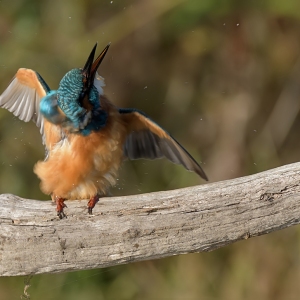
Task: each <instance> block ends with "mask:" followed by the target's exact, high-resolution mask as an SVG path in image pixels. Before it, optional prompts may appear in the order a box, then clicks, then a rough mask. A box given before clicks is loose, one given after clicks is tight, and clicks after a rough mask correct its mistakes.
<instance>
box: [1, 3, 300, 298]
mask: <svg viewBox="0 0 300 300" xmlns="http://www.w3.org/2000/svg"><path fill="white" fill-rule="evenodd" d="M299 37H300V2H299V1H297V0H290V1H289V0H288V1H281V0H265V1H257V0H247V1H237V0H226V1H217V0H202V1H196V0H186V1H185V0H164V1H159V0H152V1H150V0H140V1H134V0H126V1H120V0H113V1H110V0H106V1H101V2H100V1H96V0H85V1H83V0H75V1H70V0H66V1H58V0H52V1H50V0H46V1H38V0H28V1H21V0H19V1H8V0H2V1H0V45H1V47H0V91H3V90H4V89H5V87H6V86H7V85H8V83H9V81H10V79H11V78H12V77H13V75H14V73H15V72H16V71H17V69H18V68H19V67H27V68H31V69H34V70H36V71H38V72H39V73H40V74H42V76H43V77H44V79H45V80H46V81H47V83H48V84H49V85H50V87H52V88H53V89H55V88H56V87H57V85H58V83H59V81H60V79H61V78H62V76H63V75H64V73H66V72H67V71H68V70H70V69H71V68H75V67H81V66H83V64H84V62H85V60H86V58H87V55H88V54H89V52H90V50H91V48H92V46H93V45H94V43H95V42H96V41H98V43H99V48H101V49H102V48H103V47H104V46H105V45H106V44H107V43H108V42H109V41H111V42H112V46H111V48H110V50H109V53H108V55H107V56H106V59H105V60H104V62H103V64H102V65H101V69H100V73H101V75H102V76H104V77H105V79H106V84H107V87H106V89H105V92H106V94H107V95H108V97H109V98H110V99H111V100H112V101H113V102H114V103H115V104H117V105H119V106H122V107H137V108H139V109H142V110H144V111H145V112H146V113H147V114H149V115H150V116H151V117H152V118H153V119H154V120H155V121H157V122H158V123H159V124H161V125H162V126H163V127H164V128H166V129H167V130H168V131H169V132H171V133H172V135H174V136H175V137H176V139H178V140H179V141H180V142H181V143H182V144H183V145H184V146H185V147H186V148H187V149H188V150H189V151H190V152H191V153H192V155H193V156H194V157H195V158H196V159H197V160H198V161H202V163H203V168H204V169H205V171H206V173H207V174H208V176H209V178H210V180H211V181H219V180H224V179H229V178H235V177H239V176H244V175H248V174H252V173H256V172H259V171H263V170H266V169H270V168H273V167H276V166H280V165H284V164H287V163H291V162H295V161H299V160H300V151H299V149H300V142H299V138H298V135H299V130H298V128H299V126H300V118H299V114H298V112H299V109H300V101H299V100H300V99H299V98H300V58H299V53H300V52H299V47H300V39H299ZM101 49H98V50H99V51H100V50H101ZM43 151H44V150H43V146H42V144H41V138H40V135H39V132H38V130H37V128H36V127H35V125H34V124H25V123H22V122H20V121H19V120H18V119H16V118H14V117H13V116H12V114H10V113H8V112H7V111H5V110H0V165H1V169H0V193H13V194H16V195H19V196H22V197H25V198H36V199H49V197H48V196H46V195H43V194H42V193H41V192H40V190H39V181H38V179H37V178H36V177H35V175H34V174H33V172H32V168H33V165H34V163H35V162H36V161H37V160H40V159H43V155H44V153H43ZM200 153H201V154H200ZM200 183H203V181H201V180H200V179H199V178H198V177H197V176H196V175H195V174H192V173H189V172H186V171H185V170H184V169H183V168H182V167H180V166H175V165H172V164H171V163H169V162H168V161H164V160H163V161H153V162H149V161H135V162H126V163H125V164H124V165H123V167H122V170H121V172H120V179H119V182H118V185H117V187H116V188H114V190H113V194H115V195H127V194H134V193H143V192H150V191H157V190H168V189H174V188H180V187H185V186H189V185H195V184H200ZM299 235H300V230H299V227H293V228H290V229H287V230H284V231H281V232H276V233H273V234H269V235H267V236H262V237H259V238H255V239H250V240H247V241H243V242H240V243H237V244H234V245H232V246H229V247H226V248H224V249H220V250H217V251H214V252H212V253H201V254H189V255H181V256H179V257H172V258H167V259H162V260H158V261H148V262H141V263H135V264H130V265H125V266H118V267H112V268H107V269H102V270H101V269H100V270H90V271H84V272H74V273H65V274H51V275H39V276H34V277H33V278H32V280H31V284H32V286H31V287H30V289H29V293H30V294H31V296H32V299H66V300H68V299H72V300H76V299H145V300H147V299H204V300H206V299H230V300H233V299H255V298H257V299H272V300H274V299H275V300H276V299H298V297H299V296H298V295H299V293H300V285H299V284H298V282H299V281H300V260H299V253H300V251H299V250H300V236H299ZM23 287H24V283H23V278H21V277H16V278H1V279H0V299H19V298H20V295H21V294H22V290H23Z"/></svg>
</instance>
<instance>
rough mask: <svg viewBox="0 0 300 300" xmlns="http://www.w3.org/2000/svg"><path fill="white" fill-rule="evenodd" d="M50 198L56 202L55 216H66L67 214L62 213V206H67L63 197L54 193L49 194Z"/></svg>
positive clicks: (61, 217)
mask: <svg viewBox="0 0 300 300" xmlns="http://www.w3.org/2000/svg"><path fill="white" fill-rule="evenodd" d="M51 198H52V200H53V201H55V203H56V211H57V216H58V217H59V218H60V219H63V218H66V217H67V216H66V215H65V213H64V208H65V207H67V205H66V204H65V203H64V201H65V200H66V199H65V198H61V197H58V196H56V195H51Z"/></svg>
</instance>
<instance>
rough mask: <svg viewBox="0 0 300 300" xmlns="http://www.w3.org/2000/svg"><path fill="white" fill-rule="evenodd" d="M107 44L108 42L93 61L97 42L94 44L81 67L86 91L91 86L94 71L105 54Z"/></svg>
mask: <svg viewBox="0 0 300 300" xmlns="http://www.w3.org/2000/svg"><path fill="white" fill-rule="evenodd" d="M109 46H110V43H109V44H108V45H107V46H106V47H105V48H104V50H103V51H102V52H101V53H100V55H99V56H98V57H97V58H96V60H95V61H94V56H95V53H96V48H97V43H96V44H95V46H94V48H93V49H92V51H91V53H90V55H89V57H88V59H87V61H86V63H85V65H84V67H83V69H82V74H83V75H84V86H85V90H86V91H88V90H89V89H90V88H91V86H92V85H93V83H94V78H95V75H96V72H97V70H98V68H99V66H100V64H101V62H102V60H103V58H104V56H105V54H106V53H107V51H108V48H109ZM93 61H94V62H93Z"/></svg>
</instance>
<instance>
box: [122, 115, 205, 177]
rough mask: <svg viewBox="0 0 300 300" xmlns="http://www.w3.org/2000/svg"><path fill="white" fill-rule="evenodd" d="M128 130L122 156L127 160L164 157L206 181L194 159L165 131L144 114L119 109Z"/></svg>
mask: <svg viewBox="0 0 300 300" xmlns="http://www.w3.org/2000/svg"><path fill="white" fill-rule="evenodd" d="M119 112H120V114H122V117H123V119H124V120H125V122H126V125H127V128H128V130H129V131H128V136H127V138H126V141H125V145H124V155H125V156H126V157H128V158H129V159H139V158H148V159H155V158H161V157H166V158H167V159H169V160H170V161H172V162H173V163H175V164H181V165H183V166H184V167H185V168H186V169H187V170H189V171H194V172H196V173H197V174H198V175H199V176H201V177H202V178H203V179H205V180H208V178H207V176H206V174H205V173H204V171H203V170H202V168H201V167H200V165H199V164H198V163H197V162H196V161H195V160H194V158H193V157H192V156H191V155H190V154H189V153H188V152H187V151H186V150H185V149H184V148H183V147H182V146H181V145H180V144H179V143H178V142H177V141H176V140H175V139H174V138H173V137H171V136H170V135H169V134H168V133H167V132H166V131H165V130H163V129H162V128H161V127H160V126H158V125H157V124H156V123H154V122H153V121H152V120H151V119H150V118H148V117H147V116H146V115H145V114H144V113H142V112H140V111H137V110H135V109H119Z"/></svg>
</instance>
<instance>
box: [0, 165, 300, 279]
mask: <svg viewBox="0 0 300 300" xmlns="http://www.w3.org/2000/svg"><path fill="white" fill-rule="evenodd" d="M299 182H300V163H295V164H291V165H286V166H283V167H280V168H277V169H273V170H269V171H266V172H262V173H258V174H255V175H251V176H247V177H242V178H237V179H233V180H227V181H222V182H216V183H210V184H204V185H200V186H195V187H190V188H185V189H180V190H173V191H166V192H157V193H151V194H142V195H136V196H126V197H118V198H116V197H112V198H102V199H101V201H100V203H98V204H97V205H96V207H95V208H94V215H93V216H89V215H88V214H87V211H86V204H87V201H67V202H66V204H67V205H68V208H66V209H65V212H66V214H67V216H68V218H67V219H63V220H60V219H58V218H57V217H56V214H55V207H54V206H53V205H52V203H51V202H50V201H38V200H29V199H22V198H19V197H17V196H14V195H9V194H5V195H1V196H0V205H1V210H0V275H1V276H16V275H27V274H38V273H55V272H65V271H74V270H86V269H92V268H103V267H107V266H113V265H118V264H125V263H129V262H133V261H140V260H149V259H157V258H162V257H167V256H172V255H178V254H182V253H189V252H201V251H211V250H214V249H217V248H219V247H223V246H226V245H228V244H230V243H233V242H236V241H238V240H241V239H248V238H250V237H253V236H257V235H261V234H266V233H269V232H271V231H274V230H279V229H283V228H286V227H289V226H291V225H295V224H299V222H300V187H299Z"/></svg>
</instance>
